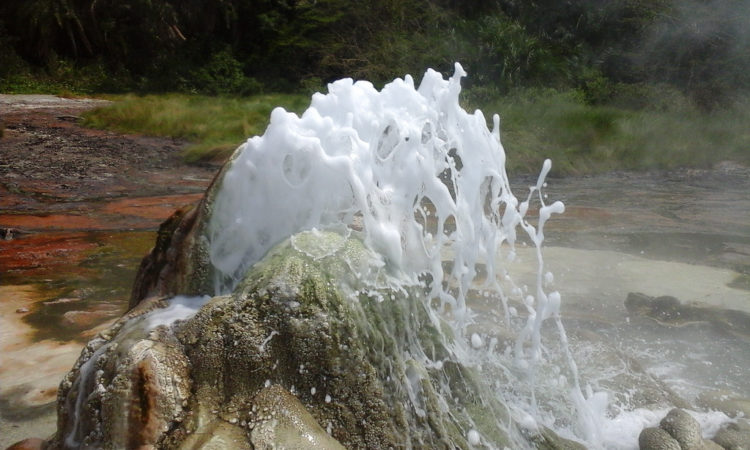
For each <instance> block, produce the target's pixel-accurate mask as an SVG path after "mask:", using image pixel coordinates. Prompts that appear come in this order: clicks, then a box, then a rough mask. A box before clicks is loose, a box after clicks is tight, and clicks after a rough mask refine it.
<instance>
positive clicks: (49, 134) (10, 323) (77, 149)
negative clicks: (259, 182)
mask: <svg viewBox="0 0 750 450" xmlns="http://www.w3.org/2000/svg"><path fill="white" fill-rule="evenodd" d="M105 104H106V101H102V100H90V99H63V98H58V97H54V96H46V95H34V96H25V95H24V96H15V95H0V121H2V126H4V133H3V137H2V138H0V449H3V448H5V447H7V446H8V445H10V444H12V443H13V442H16V441H19V440H21V439H25V438H30V437H38V438H46V437H48V436H49V435H50V434H51V433H52V432H54V430H55V426H56V424H55V400H56V393H57V385H58V384H59V382H60V380H61V379H62V377H63V375H64V374H65V373H66V372H67V371H68V370H70V368H71V367H72V365H73V364H74V362H75V360H76V359H77V357H78V354H79V353H80V349H81V348H82V347H83V345H84V343H85V342H86V341H87V340H88V339H90V338H91V337H93V336H94V335H95V334H96V333H97V332H98V331H99V330H101V329H103V328H104V327H106V326H108V324H109V323H111V322H112V321H113V320H114V319H115V318H116V317H119V315H121V314H122V313H123V312H124V309H125V308H126V305H127V298H128V296H129V291H130V287H131V285H132V279H133V277H134V275H135V271H136V269H137V267H138V262H139V260H140V258H141V257H142V256H143V255H144V254H145V253H146V252H147V251H148V250H149V248H150V247H151V246H152V245H153V242H154V238H155V230H156V229H157V227H158V225H159V224H160V223H161V222H162V221H163V220H165V219H166V218H167V217H169V215H170V214H171V213H172V212H173V211H174V210H175V209H177V208H179V207H181V206H184V205H186V204H191V203H196V202H198V201H199V199H200V198H201V197H202V195H203V192H204V191H205V189H206V187H207V186H208V184H209V183H210V182H211V180H212V179H213V177H214V174H215V173H216V172H217V171H218V168H219V167H218V166H195V165H188V164H185V163H184V162H183V161H182V157H181V152H182V150H183V148H184V146H185V145H186V143H185V142H179V141H173V140H171V139H163V138H153V137H147V136H134V135H121V134H117V133H112V132H107V131H100V130H92V129H87V128H84V127H81V126H80V125H79V120H80V115H81V114H82V113H83V112H84V111H85V110H87V109H90V108H93V107H97V106H101V105H105Z"/></svg>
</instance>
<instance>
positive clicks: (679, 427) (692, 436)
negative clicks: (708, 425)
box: [659, 408, 703, 449]
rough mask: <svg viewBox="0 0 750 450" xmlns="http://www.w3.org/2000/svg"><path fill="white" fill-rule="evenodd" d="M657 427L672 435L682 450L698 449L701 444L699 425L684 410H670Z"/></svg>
mask: <svg viewBox="0 0 750 450" xmlns="http://www.w3.org/2000/svg"><path fill="white" fill-rule="evenodd" d="M659 425H660V426H661V428H662V429H663V430H664V431H666V432H667V433H669V434H670V435H672V437H673V438H674V439H675V440H676V441H677V442H678V443H679V444H680V447H681V448H683V449H692V448H699V447H700V446H701V444H702V443H703V437H701V426H700V424H699V423H698V421H697V420H695V419H694V418H693V416H691V415H690V414H688V413H687V412H686V411H685V410H682V409H680V408H674V409H672V410H671V411H669V413H668V414H667V416H666V417H664V418H663V419H662V420H661V422H660V423H659Z"/></svg>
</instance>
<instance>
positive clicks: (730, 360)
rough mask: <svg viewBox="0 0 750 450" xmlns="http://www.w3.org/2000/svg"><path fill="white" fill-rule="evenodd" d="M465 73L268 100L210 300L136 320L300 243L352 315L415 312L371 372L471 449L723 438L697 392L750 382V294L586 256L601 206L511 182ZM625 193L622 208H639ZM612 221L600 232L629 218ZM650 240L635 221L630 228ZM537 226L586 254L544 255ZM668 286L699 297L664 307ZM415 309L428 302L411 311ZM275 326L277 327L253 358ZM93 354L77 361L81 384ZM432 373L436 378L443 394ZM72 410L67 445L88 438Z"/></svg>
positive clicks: (231, 196) (236, 282) (230, 169)
mask: <svg viewBox="0 0 750 450" xmlns="http://www.w3.org/2000/svg"><path fill="white" fill-rule="evenodd" d="M464 76H466V73H465V72H464V70H463V69H462V67H461V66H460V65H459V64H456V66H455V72H454V74H453V76H452V77H450V78H449V79H447V80H446V79H444V78H443V76H442V75H441V74H439V73H437V72H435V71H433V70H428V71H427V72H426V73H425V75H424V77H423V79H422V81H421V82H420V83H419V86H418V87H417V86H416V85H415V83H414V80H413V79H412V77H411V76H408V75H407V76H405V77H404V78H403V79H397V80H394V81H393V82H391V83H389V84H387V85H385V86H384V87H383V89H381V90H377V89H375V87H374V86H373V85H372V84H371V83H369V82H366V81H357V82H354V81H353V80H351V79H343V80H339V81H336V82H334V83H331V84H329V85H328V93H327V94H321V93H317V94H315V95H313V97H312V101H311V104H310V107H309V108H308V109H307V110H306V111H305V112H304V113H303V114H302V115H301V116H297V115H296V114H293V113H289V112H286V111H285V110H283V109H281V108H277V109H275V110H274V111H273V112H272V115H271V122H270V125H269V126H268V128H267V130H266V132H265V133H264V134H263V135H262V136H256V137H252V138H251V139H249V140H248V141H247V142H246V143H244V144H243V145H242V146H241V147H240V148H239V149H238V150H237V151H236V152H235V154H234V156H233V157H232V159H231V160H230V161H229V163H228V166H226V168H225V171H224V172H223V174H222V176H223V179H222V182H221V185H220V187H219V188H218V190H217V191H216V193H215V195H214V196H213V199H212V202H211V207H210V216H209V218H208V222H207V225H206V227H205V230H204V231H203V234H202V235H201V236H200V238H199V240H200V241H201V242H202V243H201V244H200V245H203V246H204V247H205V248H206V249H207V254H208V258H209V261H210V274H211V277H210V279H211V283H210V284H211V285H212V286H211V288H212V290H213V292H202V294H205V295H206V296H205V297H201V298H193V299H190V298H185V297H179V298H178V300H173V302H177V303H176V306H175V307H174V308H172V309H173V310H175V311H176V312H175V314H176V316H174V317H172V316H171V313H170V312H169V311H170V310H169V309H167V310H164V311H162V312H159V313H152V315H153V317H152V318H151V319H149V320H142V321H141V322H139V323H145V324H150V325H148V326H147V328H148V329H151V328H153V327H154V326H157V325H159V324H171V323H172V322H173V321H174V320H175V319H185V318H186V317H188V316H189V315H190V314H192V313H194V310H197V309H198V308H201V305H203V304H204V303H205V302H206V301H208V299H209V297H208V295H215V296H220V295H224V294H229V293H232V292H233V291H234V292H236V291H237V289H239V290H241V289H242V285H241V284H240V283H242V280H243V277H245V276H246V274H247V273H248V272H249V271H252V270H253V269H254V267H257V266H258V265H262V264H263V261H264V260H265V259H268V255H271V256H273V255H274V254H278V246H279V245H280V243H282V242H286V241H288V244H284V245H288V247H291V248H293V249H294V250H295V251H296V252H298V253H299V254H302V255H304V258H306V259H305V260H306V261H309V262H315V261H322V260H331V259H333V260H335V261H336V262H335V263H334V265H335V267H337V269H336V270H337V272H336V273H338V274H339V278H337V279H335V280H333V281H332V283H335V284H336V286H335V289H337V290H338V291H339V292H343V293H345V297H346V299H345V301H347V302H350V303H351V305H354V306H353V308H354V309H355V310H357V311H360V310H358V309H356V308H358V307H359V306H357V305H359V303H360V302H361V301H363V299H364V300H366V301H368V302H370V301H372V300H373V299H374V301H375V304H376V307H371V310H372V309H375V310H379V311H381V312H382V311H389V312H392V313H393V314H397V315H398V314H402V315H403V316H402V317H400V318H399V317H397V318H396V319H395V320H396V322H398V323H399V326H400V327H405V330H403V333H402V334H403V339H404V341H405V342H401V343H400V346H399V347H398V352H399V354H397V355H388V354H386V355H385V358H381V359H386V361H385V363H383V364H382V365H381V366H379V369H378V370H379V371H380V372H379V373H378V376H379V377H380V378H381V381H382V382H383V386H385V387H386V388H387V387H388V386H395V388H396V389H400V390H402V391H404V393H405V395H404V397H403V398H404V399H405V400H404V402H403V405H398V407H399V408H403V410H405V411H408V412H409V414H410V415H411V416H412V417H415V418H417V420H416V421H415V423H419V419H420V418H422V419H424V420H425V421H429V417H430V416H429V414H430V411H428V410H429V409H430V408H433V409H439V410H440V411H441V414H445V415H446V416H448V417H454V418H455V420H456V423H457V424H458V426H457V429H459V430H460V433H461V441H462V442H465V443H468V445H469V446H470V447H475V448H503V447H508V446H509V445H510V447H511V448H533V447H534V446H535V445H538V444H539V441H538V440H537V441H535V439H536V438H535V436H541V435H544V434H545V433H547V432H554V434H556V435H557V436H560V437H562V438H564V439H567V440H569V441H575V442H578V443H580V444H582V445H584V446H586V447H588V448H612V449H633V448H638V435H639V433H640V432H641V430H642V429H643V428H644V427H649V426H655V425H656V424H658V422H659V420H660V419H661V418H662V417H663V416H664V415H665V414H666V412H667V411H668V410H669V409H671V408H672V407H674V406H681V407H684V408H686V409H691V410H693V411H692V412H691V414H692V415H693V417H695V418H696V419H697V420H698V421H699V422H700V424H701V427H702V431H703V434H704V437H709V438H710V437H712V436H713V433H715V432H716V430H717V429H718V428H719V427H720V426H721V425H722V424H726V423H728V422H732V421H733V420H735V419H732V418H730V417H729V416H727V415H726V414H725V413H723V412H718V411H716V410H715V409H713V408H711V407H704V408H701V409H700V410H699V409H698V408H695V407H694V405H696V404H697V403H696V402H698V400H699V399H700V397H701V396H702V395H703V394H706V393H707V392H709V391H717V392H719V391H721V392H727V394H724V395H725V397H732V396H733V395H734V396H738V397H742V396H746V395H747V392H749V391H750V385H749V384H748V382H747V380H746V376H745V370H744V368H745V367H747V364H750V354H749V352H748V351H747V346H746V345H744V341H743V339H745V338H746V336H744V335H743V333H744V334H748V330H747V329H745V328H744V326H745V324H744V322H742V321H743V320H745V319H744V317H750V316H747V315H746V314H747V311H748V303H750V302H749V301H748V300H749V299H748V294H747V290H746V289H745V288H741V287H740V288H737V287H733V286H732V283H733V282H735V283H736V280H735V281H732V276H733V272H732V271H728V270H722V269H712V268H708V267H705V266H696V265H690V264H684V263H677V262H668V261H658V260H653V259H646V258H645V257H643V256H641V255H638V254H637V253H636V254H631V255H628V254H627V252H622V251H614V250H616V249H615V248H614V247H616V244H613V248H612V249H609V250H586V248H587V246H589V244H591V243H592V242H594V241H595V239H594V238H593V237H592V236H594V234H595V233H592V234H591V235H590V236H589V237H585V236H584V235H582V234H580V233H578V232H579V231H580V230H588V227H589V222H588V221H587V220H586V217H585V214H582V211H588V210H586V209H583V208H585V207H589V208H590V209H591V210H595V209H596V206H597V205H586V198H585V192H584V193H583V194H581V196H582V197H575V196H572V197H571V198H569V199H566V201H567V202H568V204H569V205H570V204H571V203H572V204H573V213H574V214H575V216H574V219H573V220H572V221H568V222H565V217H566V207H565V206H564V204H563V202H562V201H560V200H555V198H554V193H555V186H554V185H555V184H565V181H564V180H555V182H554V183H551V185H550V186H548V184H547V175H548V174H549V172H550V170H551V167H552V162H551V161H549V160H546V161H545V162H544V163H543V165H542V167H541V168H540V173H539V175H538V177H536V178H535V179H529V181H528V182H526V183H515V184H514V186H513V189H511V182H510V181H509V177H508V174H507V173H506V169H505V163H506V154H505V151H504V149H503V146H502V144H501V141H500V137H501V132H500V118H499V116H498V115H494V116H493V117H492V120H491V122H492V128H491V129H489V128H488V126H487V119H486V117H485V116H484V115H483V114H482V112H481V111H478V110H477V111H475V112H474V113H468V112H466V111H465V110H464V109H463V108H462V107H461V106H460V105H459V94H460V92H461V78H462V77H464ZM519 184H520V185H519ZM620 187H621V188H622V189H623V190H625V191H627V189H632V188H628V187H627V183H623V184H622V185H621V186H620ZM514 191H515V192H516V193H518V195H516V193H514ZM619 195H621V194H620V193H619V192H618V193H616V194H614V195H613V196H612V204H613V205H614V209H618V208H619V209H624V210H627V202H628V198H627V195H625V197H624V198H620V197H619ZM549 197H552V198H549ZM569 209H570V208H569ZM740 215H741V214H740ZM617 220H618V219H617V217H615V218H613V219H612V222H613V223H612V224H611V229H608V231H607V233H609V232H610V231H612V232H616V230H617V229H620V228H622V229H624V228H626V227H631V228H632V226H633V225H632V224H630V223H627V221H626V220H621V221H620V222H619V223H618V221H617ZM556 221H561V222H562V223H563V225H562V226H558V227H556V226H555V223H556ZM688 222H689V221H688ZM686 223H687V222H686ZM566 224H567V226H568V228H566ZM653 229H655V227H650V225H648V224H646V225H643V224H642V229H640V230H639V232H638V233H637V236H639V237H643V236H647V235H648V234H647V233H646V231H648V230H653ZM545 233H546V234H547V237H548V239H552V240H553V241H554V242H557V243H567V244H569V247H570V246H571V245H570V244H573V245H572V246H573V247H581V248H578V249H573V248H563V247H555V246H552V247H550V246H545ZM633 235H636V234H633ZM581 236H584V237H583V238H581ZM597 236H598V237H599V238H600V239H601V237H602V236H606V233H605V234H598V235H597ZM577 239H579V240H578V241H577ZM742 239H744V238H741V239H740V240H742ZM352 241H356V242H358V243H360V244H357V245H360V246H361V247H357V246H356V245H355V246H354V247H353V246H352V244H351V242H352ZM357 249H358V250H357ZM619 250H622V249H619ZM631 253H633V252H631ZM641 253H643V252H641ZM638 292H645V293H646V294H648V295H643V294H638ZM660 295H666V296H674V297H677V298H680V299H686V300H700V301H701V302H703V303H702V305H703V306H690V305H687V306H685V305H681V304H680V302H679V300H675V299H674V298H673V297H663V298H662V297H659V299H656V300H654V297H657V296H660ZM696 296H697V297H698V298H696ZM223 298H226V297H223ZM415 298H416V299H417V300H416V301H417V302H418V305H417V306H418V307H417V308H415V307H414V305H413V304H409V303H408V302H413V301H414V299H415ZM626 299H627V301H626ZM659 302H661V303H659ZM292 303H295V302H292ZM290 304H291V303H290ZM654 305H666V306H664V308H663V309H662V310H658V309H655V307H654ZM296 306H298V305H291V306H289V307H290V308H292V309H293V308H295V307H296ZM626 306H627V309H626ZM191 309H192V310H193V311H192V312H191V311H189V310H191ZM733 310H737V311H735V312H732V311H733ZM727 311H729V313H727ZM740 311H744V312H740ZM360 312H361V311H360ZM357 317H359V319H358V320H361V321H362V322H363V323H359V324H358V327H359V328H358V329H362V330H367V329H369V327H370V325H369V324H368V323H365V322H366V321H367V320H370V319H369V318H368V317H367V316H366V314H364V313H362V314H360V315H359V316H357ZM563 317H564V319H565V320H563ZM378 320H380V319H378ZM383 320H386V319H383ZM388 320H393V319H388ZM748 323H750V322H748ZM566 324H567V325H568V327H569V330H567V331H566ZM420 327H425V328H429V330H439V331H438V332H437V333H436V334H437V336H434V335H431V336H430V337H429V339H431V340H432V341H431V342H432V343H433V344H435V345H425V339H424V338H423V336H422V335H423V334H424V333H422V332H423V330H421V329H420ZM722 327H723V328H724V329H722ZM124 329H126V330H128V332H130V331H131V328H124ZM724 331H730V332H731V333H730V334H731V336H729V337H728V336H727V335H726V333H725V334H722V332H724ZM279 333H280V330H274V331H272V332H270V333H269V334H268V335H267V336H265V338H264V340H263V341H262V343H261V344H260V351H263V348H264V347H265V346H266V345H267V344H268V343H269V342H274V339H278V337H277V336H279ZM430 333H432V331H430ZM738 336H739V337H738ZM235 345H237V344H236V341H235ZM366 345H367V344H365V346H366ZM107 346H109V344H105V345H104V346H103V347H100V350H97V353H98V354H103V353H106V352H108V350H107ZM436 348H438V349H439V351H436V350H435V349H436ZM678 354H684V355H688V357H687V358H684V357H680V356H684V355H678ZM95 358H96V354H95V356H93V357H92V360H91V361H93V362H91V363H85V364H84V365H83V366H81V367H82V368H81V376H79V377H78V380H79V381H77V383H78V385H79V388H77V390H78V391H82V390H83V388H82V386H84V384H86V383H89V382H88V381H86V380H88V379H90V378H92V377H93V375H92V373H93V370H92V369H91V368H90V367H91V366H94V365H95V364H96V361H95ZM388 358H392V359H393V362H392V364H390V363H389V362H388V361H387V359H388ZM456 363H458V364H459V365H460V366H462V367H466V368H468V370H470V371H471V373H472V374H477V375H478V376H477V380H476V382H475V383H474V382H472V383H468V384H471V385H472V386H473V387H472V389H474V391H475V392H474V393H473V394H472V395H474V397H475V398H479V399H480V401H479V403H480V404H481V405H480V406H481V408H479V409H478V410H470V407H469V405H466V404H464V403H462V400H461V394H460V393H459V392H456V387H455V385H453V384H452V383H451V377H453V376H455V375H456V373H458V374H459V375H460V374H461V373H462V372H461V371H458V372H457V371H456V370H455V369H454V368H452V367H455V364H456ZM304 365H305V364H303V365H302V366H300V369H299V370H300V373H302V372H303V370H304V367H303V366H304ZM399 365H400V367H399V368H398V370H396V368H393V367H395V366H399ZM392 366H393V367H392ZM428 374H429V375H428ZM81 380H83V381H81ZM708 380H711V382H710V383H709V382H708ZM272 381H273V380H270V379H269V380H267V382H266V387H268V385H270V383H271V382H272ZM425 382H428V383H429V382H431V383H433V387H432V388H431V389H433V390H434V395H433V391H430V392H431V394H430V395H433V397H431V398H432V399H436V400H434V401H433V400H430V401H432V403H430V401H428V399H426V398H423V393H424V390H423V386H424V383H425ZM468 384H467V385H468ZM74 390H75V389H74ZM308 390H310V391H311V395H316V392H317V391H319V389H318V388H317V387H315V386H313V387H312V389H308ZM291 391H292V393H294V387H293V386H292V388H291ZM71 398H72V397H71ZM330 401H331V396H330V395H328V394H326V397H325V403H329V402H330ZM80 404H82V402H80V401H79V402H77V403H76V404H75V408H73V409H74V414H73V416H74V418H75V422H74V425H73V426H72V428H71V431H70V433H69V434H68V435H67V437H66V440H67V442H68V443H73V444H75V443H77V442H80V439H79V434H80V433H79V425H78V423H79V421H78V416H79V410H80V409H81V406H80ZM425 418H427V419H425ZM323 425H324V424H323ZM324 426H325V425H324ZM410 426H414V425H413V424H410ZM328 428H329V429H328V432H329V433H330V424H329V425H328ZM411 431H414V430H409V432H411ZM496 431H497V432H496ZM412 435H413V433H412ZM71 445H72V444H71Z"/></svg>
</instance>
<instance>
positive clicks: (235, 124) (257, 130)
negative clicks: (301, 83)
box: [83, 94, 310, 162]
mask: <svg viewBox="0 0 750 450" xmlns="http://www.w3.org/2000/svg"><path fill="white" fill-rule="evenodd" d="M111 99H112V100H115V102H114V103H112V104H111V105H108V106H105V107H102V108H97V109H95V110H92V111H89V112H87V113H86V114H84V121H83V123H84V125H86V126H89V127H93V128H104V129H110V130H114V131H118V132H121V133H140V134H146V135H150V136H164V137H171V138H174V139H183V140H187V141H189V142H190V143H191V144H190V145H189V146H188V147H187V149H186V152H185V159H186V160H187V161H189V162H201V161H221V160H223V159H225V158H226V157H228V156H229V155H230V154H231V153H232V151H234V149H235V148H237V147H238V146H239V145H240V144H241V143H242V142H244V141H245V140H246V139H247V138H248V137H250V136H253V135H260V134H262V133H263V131H264V130H265V128H266V126H267V125H268V120H269V118H270V115H271V111H272V110H273V109H274V108H275V107H277V106H281V107H284V108H285V109H287V110H288V111H293V112H297V113H301V112H302V111H304V109H305V108H307V106H308V105H309V102H310V99H309V97H308V96H303V95H291V94H269V95H257V96H253V97H247V98H229V97H208V96H198V95H184V94H166V95H146V96H136V95H125V96H115V97H111Z"/></svg>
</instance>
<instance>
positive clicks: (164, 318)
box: [146, 295, 211, 329]
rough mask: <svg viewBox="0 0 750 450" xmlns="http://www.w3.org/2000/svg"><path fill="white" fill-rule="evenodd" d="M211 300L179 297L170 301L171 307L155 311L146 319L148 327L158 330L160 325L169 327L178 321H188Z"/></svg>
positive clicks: (204, 297) (205, 297)
mask: <svg viewBox="0 0 750 450" xmlns="http://www.w3.org/2000/svg"><path fill="white" fill-rule="evenodd" d="M210 299H211V297H210V296H208V295H201V296H194V297H190V296H186V295H178V296H175V297H172V298H171V299H169V300H168V302H169V306H167V307H166V308H162V309H157V310H154V311H153V312H151V313H149V314H148V316H147V318H146V327H147V328H149V329H151V328H156V327H158V326H160V325H166V326H169V325H171V324H173V323H174V322H176V321H178V320H186V319H189V318H190V317H192V316H193V315H195V313H197V312H198V310H199V309H200V308H201V306H203V305H205V304H206V302H208V301H209V300H210Z"/></svg>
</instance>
